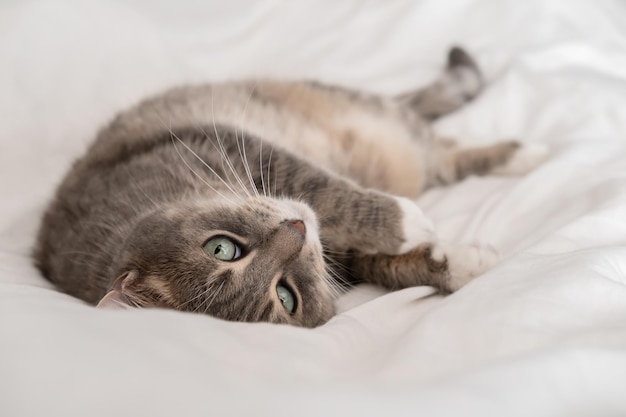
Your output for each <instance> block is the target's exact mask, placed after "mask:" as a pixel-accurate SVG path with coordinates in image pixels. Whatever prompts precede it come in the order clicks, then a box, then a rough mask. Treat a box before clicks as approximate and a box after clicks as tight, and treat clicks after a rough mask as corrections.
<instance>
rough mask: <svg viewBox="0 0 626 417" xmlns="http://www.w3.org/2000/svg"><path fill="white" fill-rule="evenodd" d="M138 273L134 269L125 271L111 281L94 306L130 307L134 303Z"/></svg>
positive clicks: (134, 304)
mask: <svg viewBox="0 0 626 417" xmlns="http://www.w3.org/2000/svg"><path fill="white" fill-rule="evenodd" d="M138 276H139V274H138V273H137V272H135V271H129V272H125V273H123V274H122V275H120V276H119V277H117V278H116V279H115V281H113V285H111V288H110V289H109V292H107V293H106V295H105V296H104V297H102V299H101V300H100V302H99V303H98V305H97V306H96V308H130V307H135V306H136V303H134V302H133V301H132V300H133V299H135V298H136V293H135V287H136V285H134V284H136V281H137V279H138Z"/></svg>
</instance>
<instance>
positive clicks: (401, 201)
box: [396, 197, 437, 254]
mask: <svg viewBox="0 0 626 417" xmlns="http://www.w3.org/2000/svg"><path fill="white" fill-rule="evenodd" d="M396 199H397V201H398V205H399V206H400V211H401V212H402V231H403V233H404V242H403V243H402V245H401V246H400V248H399V249H398V252H397V254H403V253H407V252H409V251H410V250H412V249H415V248H416V247H417V246H419V245H421V244H424V243H428V242H434V241H436V240H437V239H436V236H435V226H434V224H433V222H432V220H430V219H429V218H428V217H427V216H426V215H425V214H424V212H422V210H421V209H420V208H419V206H418V205H417V204H415V203H414V202H413V201H411V200H409V199H408V198H404V197H396Z"/></svg>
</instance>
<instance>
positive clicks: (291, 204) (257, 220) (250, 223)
mask: <svg viewBox="0 0 626 417" xmlns="http://www.w3.org/2000/svg"><path fill="white" fill-rule="evenodd" d="M164 215H165V217H167V218H168V219H169V220H171V221H173V223H180V225H181V226H186V227H192V228H196V227H201V228H204V229H220V228H222V229H227V230H231V231H233V232H235V233H238V232H246V233H250V232H252V231H254V230H256V231H264V230H268V229H273V228H275V227H277V226H278V225H279V224H280V223H281V222H283V221H285V220H303V221H305V222H306V223H307V224H309V225H310V226H315V227H316V226H317V221H316V218H315V214H314V212H313V211H312V210H311V208H309V206H307V205H306V204H303V203H300V202H297V201H294V200H291V199H280V198H270V197H263V196H261V197H255V198H249V199H245V200H237V201H232V200H230V201H224V200H208V201H196V202H194V203H193V204H191V205H187V206H186V207H176V206H174V207H171V208H169V209H168V210H166V211H165V213H164Z"/></svg>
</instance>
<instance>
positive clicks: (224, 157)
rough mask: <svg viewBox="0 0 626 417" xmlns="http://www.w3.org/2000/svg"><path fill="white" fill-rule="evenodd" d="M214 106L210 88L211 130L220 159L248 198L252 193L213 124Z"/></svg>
mask: <svg viewBox="0 0 626 417" xmlns="http://www.w3.org/2000/svg"><path fill="white" fill-rule="evenodd" d="M214 108H215V102H214V96H213V90H211V121H212V123H213V131H214V132H215V137H216V138H217V144H218V146H219V152H220V154H221V156H222V161H226V164H227V165H228V167H229V168H230V171H231V172H232V173H233V176H234V177H235V180H236V181H237V183H238V184H239V186H240V187H241V190H242V191H243V192H244V193H245V194H246V195H247V196H248V198H250V197H252V195H251V194H250V191H248V187H246V186H245V185H244V183H243V180H242V179H241V177H240V176H239V174H238V173H237V171H236V170H235V167H234V165H233V163H232V161H231V159H230V158H229V157H228V154H227V153H226V149H225V148H224V144H223V142H221V141H220V135H219V134H218V133H217V126H216V125H215V110H214ZM204 133H205V135H206V136H207V138H208V135H207V134H206V132H204ZM236 137H237V130H236V129H235V138H236ZM211 143H213V142H212V141H211ZM214 146H215V145H214Z"/></svg>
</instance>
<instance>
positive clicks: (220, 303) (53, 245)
mask: <svg viewBox="0 0 626 417" xmlns="http://www.w3.org/2000/svg"><path fill="white" fill-rule="evenodd" d="M468 71H469V72H470V73H474V74H475V75H476V76H477V77H478V76H479V74H478V70H477V67H476V66H475V64H474V62H473V60H471V58H469V56H467V54H465V53H464V52H462V51H461V50H459V49H458V48H457V49H453V51H452V52H451V53H450V57H449V63H448V67H447V69H446V74H448V75H446V76H445V77H443V78H442V79H441V80H439V81H437V82H436V83H435V84H434V85H433V86H429V87H426V88H425V89H422V90H418V91H417V92H414V93H409V94H407V95H403V96H401V97H399V98H395V99H394V98H387V97H382V96H377V95H373V94H367V93H358V92H353V91H350V90H346V89H342V88H333V87H327V86H323V85H319V84H316V83H275V82H256V83H250V82H244V83H232V84H225V85H214V86H199V87H184V88H179V89H175V90H171V91H169V92H166V93H165V94H163V95H161V96H158V97H155V98H152V99H150V100H147V101H145V102H143V103H140V104H139V105H138V106H136V107H135V108H132V109H130V110H128V111H126V112H124V113H121V114H120V115H119V116H118V117H117V118H116V119H115V120H114V121H113V122H112V123H111V124H110V125H108V126H107V127H105V128H104V129H103V130H102V131H101V132H100V133H99V134H98V137H97V139H96V141H95V142H94V144H93V145H92V146H91V148H90V149H89V150H88V151H87V153H86V154H85V155H84V156H83V157H82V158H81V159H79V160H78V161H77V162H76V163H75V164H74V166H73V167H72V169H71V170H70V172H69V173H68V175H67V176H66V178H65V180H64V181H63V183H62V184H61V185H60V187H59V189H58V191H57V193H56V196H55V198H54V200H53V201H52V203H51V204H50V207H49V208H48V210H47V212H46V214H45V216H44V219H43V222H42V225H41V229H40V232H39V237H38V241H37V247H36V250H35V258H36V262H37V265H38V266H39V268H40V269H41V271H42V273H43V274H44V275H45V276H46V277H47V278H48V279H49V280H50V281H51V282H53V283H54V284H55V285H57V286H58V287H59V288H60V289H61V290H63V291H65V292H67V293H69V294H71V295H74V296H76V297H78V298H81V299H83V300H85V301H87V302H89V303H92V304H97V303H98V302H99V300H101V299H102V298H103V297H104V296H105V295H106V294H107V292H109V291H112V290H115V291H118V290H119V292H121V293H123V294H122V299H123V300H125V302H127V303H128V304H131V305H134V306H138V307H150V306H152V307H164V308H173V309H178V310H183V311H193V312H200V313H206V314H211V315H213V316H216V317H219V318H222V319H226V320H240V321H269V322H275V323H289V324H295V325H301V326H307V327H313V326H317V325H320V324H322V323H324V322H326V321H327V320H328V319H330V317H332V315H333V312H334V310H333V297H334V296H335V295H336V293H337V291H338V288H337V287H338V285H337V282H336V281H335V280H334V279H333V278H337V279H339V280H348V281H358V280H366V281H370V282H375V283H378V284H381V285H384V286H386V287H388V288H392V289H399V288H404V287H407V286H412V285H420V284H428V285H433V286H435V287H437V288H439V289H441V290H442V291H446V292H447V291H452V290H454V289H456V288H453V287H454V285H451V284H450V283H451V282H453V280H454V279H455V277H454V276H452V275H453V271H452V269H451V268H449V267H448V266H449V265H448V263H449V261H452V260H451V259H447V258H446V257H445V256H447V255H445V254H444V258H441V257H439V258H437V259H435V257H433V255H432V248H433V246H432V244H426V245H421V246H418V247H417V248H416V249H415V250H414V251H412V252H409V253H407V254H401V252H402V251H401V249H400V248H401V247H402V245H403V244H406V242H407V239H410V237H409V236H410V235H411V231H410V230H406V225H404V222H405V220H406V219H404V218H403V216H405V215H406V213H405V212H404V211H403V210H405V208H403V207H401V206H400V205H399V200H398V198H396V197H395V196H393V195H392V194H389V192H393V193H397V194H403V195H407V196H410V197H415V196H417V194H418V193H419V192H421V191H422V190H423V189H424V188H425V187H428V186H432V185H435V184H447V183H450V182H453V181H456V180H459V179H461V178H463V177H465V176H467V175H471V174H481V175H482V174H487V173H489V172H490V171H491V170H492V168H494V167H498V166H502V165H503V164H505V163H506V162H507V161H508V160H509V159H510V158H511V157H512V154H513V152H514V149H513V148H514V147H516V146H517V145H511V144H508V145H495V147H494V148H485V149H475V150H472V151H467V150H466V151H458V150H457V149H456V146H454V145H451V144H450V143H449V142H445V141H439V140H437V139H436V138H433V137H432V134H431V133H430V130H429V128H428V125H427V124H426V123H425V122H424V119H423V117H426V118H428V119H432V118H434V117H439V116H441V115H443V114H445V113H446V112H447V111H451V110H453V109H455V108H457V107H459V105H460V104H461V103H460V102H459V100H462V101H467V100H469V99H471V98H472V97H473V95H474V94H475V93H476V92H472V94H465V93H463V94H460V95H458V94H457V95H454V94H453V95H451V94H450V92H459V91H461V90H462V89H459V88H457V87H459V86H458V85H455V83H457V84H458V83H461V84H462V82H461V81H462V80H461V81H459V79H460V78H459V77H461V76H460V75H459V76H457V75H458V74H459V73H460V72H468ZM455 74H456V75H455ZM463 82H464V81H463ZM442 91H443V92H444V93H441V92H442ZM438 92H439V93H438ZM440 93H441V94H440ZM292 94H293V95H292ZM209 97H210V99H209ZM425 97H427V98H425ZM442 103H443V105H442ZM431 105H432V106H433V108H432V109H431V110H432V111H431V110H429V109H428V107H429V106H431ZM338 112H353V114H354V115H356V116H353V118H354V120H353V122H356V124H355V125H354V126H352V125H349V123H348V122H350V120H348V121H347V122H346V121H345V120H344V119H342V118H339V119H337V118H334V115H337V114H338ZM240 113H241V114H243V115H245V116H246V117H245V121H244V118H243V117H242V118H241V120H238V119H237V115H238V114H240ZM342 114H348V113H342ZM330 116H333V117H330ZM370 116H371V117H370ZM361 117H365V119H363V120H366V121H367V123H370V122H374V121H375V122H376V123H378V124H377V125H376V126H383V127H384V126H387V125H388V126H389V127H390V131H398V132H406V135H407V137H409V138H410V140H408V141H406V143H403V145H402V146H406V149H404V148H401V149H395V148H396V145H394V144H393V143H386V142H385V141H384V140H383V139H385V138H382V137H375V138H373V139H371V138H369V137H367V134H369V133H371V132H372V130H371V129H369V128H366V127H363V125H362V124H360V123H358V122H359V120H361V119H360V118H361ZM330 119H332V120H334V121H332V122H331V121H329V120H330ZM344 122H345V123H348V125H344ZM385 123H386V124H385ZM376 126H374V127H376ZM394 129H395V130H394ZM385 131H386V129H385ZM364 132H365V133H364ZM403 134H404V133H403ZM389 138H390V139H389V140H392V139H393V140H396V138H397V137H396V136H394V137H392V136H389ZM316 141H320V142H316ZM316 146H318V147H327V148H322V149H321V150H320V149H318V148H316ZM368 147H370V148H371V149H369V148H368ZM377 147H380V148H377ZM392 151H397V152H399V153H398V154H392V153H389V155H388V158H391V159H387V160H386V159H384V158H385V155H384V154H385V152H392ZM364 152H365V153H364ZM367 152H369V153H367ZM394 155H401V156H402V157H403V158H406V161H405V162H403V163H404V164H407V165H402V164H401V163H400V162H398V164H397V165H398V166H394V164H393V163H392V162H393V160H394V159H393V158H395V157H396V156H394ZM390 161H391V163H390ZM450 161H452V162H450ZM404 166H408V167H410V169H412V170H414V171H410V172H407V171H405V170H403V169H401V168H403V167H404ZM412 174H414V177H412V178H408V179H406V178H404V176H406V175H412ZM399 176H400V177H399ZM401 177H402V180H400V179H399V178H401ZM402 181H404V183H405V184H406V185H405V186H404V185H403V186H399V185H398V184H399V183H401V182H402ZM374 188H377V189H374ZM416 210H417V208H416ZM303 219H304V220H303ZM301 220H303V222H304V223H306V230H305V231H304V233H302V230H301V229H300V226H298V227H295V226H294V224H296V225H299V224H300V223H294V221H301ZM304 223H302V224H304ZM416 227H417V226H416ZM318 233H319V235H318ZM215 235H226V236H229V237H231V238H234V239H235V240H236V241H238V242H240V243H241V246H242V247H243V250H244V254H243V256H242V258H240V260H237V261H234V262H224V261H219V260H217V259H215V258H212V257H211V256H208V255H207V254H206V253H205V252H204V251H203V249H202V247H203V244H204V242H206V241H207V239H209V238H210V237H211V236H215ZM322 245H323V247H322ZM322 251H325V256H326V259H327V260H328V262H329V263H327V262H325V260H324V257H323V256H324V255H323V252H322ZM331 275H332V277H331ZM279 281H280V282H281V283H284V284H285V285H288V286H289V287H290V288H291V289H292V290H293V292H294V293H295V296H296V300H297V301H296V305H297V307H296V309H295V311H294V312H293V313H292V314H289V313H287V311H285V310H284V309H283V308H282V306H281V305H280V303H279V302H278V301H277V298H276V294H275V293H276V289H275V287H276V285H277V283H278V282H279Z"/></svg>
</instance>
